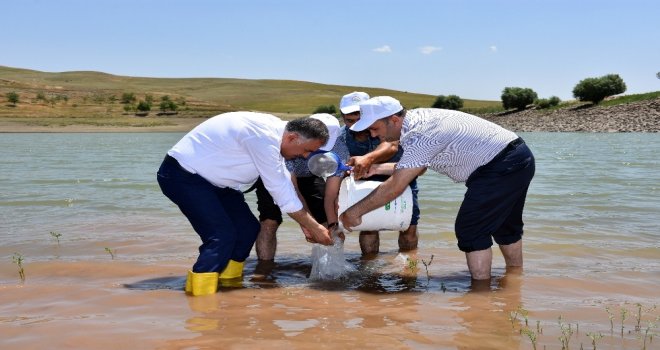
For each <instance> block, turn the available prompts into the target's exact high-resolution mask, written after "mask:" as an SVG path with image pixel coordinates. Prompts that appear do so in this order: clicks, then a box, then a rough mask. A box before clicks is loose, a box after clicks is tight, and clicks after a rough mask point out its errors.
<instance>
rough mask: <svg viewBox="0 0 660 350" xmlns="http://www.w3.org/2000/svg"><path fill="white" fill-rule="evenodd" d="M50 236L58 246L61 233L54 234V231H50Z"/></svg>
mask: <svg viewBox="0 0 660 350" xmlns="http://www.w3.org/2000/svg"><path fill="white" fill-rule="evenodd" d="M50 235H51V236H52V237H53V238H55V239H56V240H57V245H58V246H59V245H60V237H61V236H62V234H61V233H58V232H55V231H50Z"/></svg>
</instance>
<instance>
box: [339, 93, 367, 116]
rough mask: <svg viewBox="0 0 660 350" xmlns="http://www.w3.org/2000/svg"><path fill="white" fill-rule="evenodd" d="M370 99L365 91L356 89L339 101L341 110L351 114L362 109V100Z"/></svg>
mask: <svg viewBox="0 0 660 350" xmlns="http://www.w3.org/2000/svg"><path fill="white" fill-rule="evenodd" d="M368 99H369V95H367V93H365V92H360V91H355V92H351V93H350V94H347V95H344V96H343V97H342V98H341V101H339V110H340V111H341V112H342V113H344V114H351V113H354V112H357V111H359V110H360V102H362V101H366V100H368Z"/></svg>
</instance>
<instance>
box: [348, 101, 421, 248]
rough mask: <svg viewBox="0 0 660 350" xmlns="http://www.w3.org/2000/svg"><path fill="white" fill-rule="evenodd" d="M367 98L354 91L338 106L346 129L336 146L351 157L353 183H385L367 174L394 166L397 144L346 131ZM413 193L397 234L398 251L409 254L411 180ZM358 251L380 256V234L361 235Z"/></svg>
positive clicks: (413, 231)
mask: <svg viewBox="0 0 660 350" xmlns="http://www.w3.org/2000/svg"><path fill="white" fill-rule="evenodd" d="M368 99H369V95H367V94H366V93H364V92H360V91H355V92H352V93H350V94H346V95H344V96H343V97H342V98H341V100H340V102H339V110H340V111H341V115H342V118H343V119H344V124H345V125H346V126H345V127H344V128H343V130H342V134H341V136H340V138H339V140H338V142H344V143H346V145H347V146H348V150H349V152H350V155H351V159H350V160H349V163H348V164H349V165H351V166H353V170H352V173H353V176H354V177H355V179H363V180H372V181H384V180H385V179H386V178H387V176H384V175H375V176H371V177H369V178H368V179H366V177H367V173H368V171H369V169H370V168H371V166H372V164H378V163H388V162H397V161H398V160H399V159H400V158H401V155H403V149H402V148H401V147H399V142H398V141H393V142H388V141H383V142H381V140H380V139H379V138H378V137H373V136H371V135H370V134H369V131H368V130H362V131H351V130H349V128H350V127H351V126H353V124H355V123H356V122H357V121H358V120H360V103H362V102H364V101H367V100H368ZM410 188H411V190H412V193H413V213H412V218H411V221H410V226H409V227H408V229H406V230H405V231H400V232H399V239H398V242H399V250H400V251H410V250H413V249H416V248H417V241H418V237H417V223H418V221H419V214H420V211H419V205H418V201H417V194H418V192H419V190H418V188H417V182H416V181H415V180H413V181H412V182H411V184H410ZM359 241H360V250H361V251H362V255H363V256H365V257H369V256H372V255H374V254H376V253H378V252H379V249H380V234H379V232H378V231H360V236H359Z"/></svg>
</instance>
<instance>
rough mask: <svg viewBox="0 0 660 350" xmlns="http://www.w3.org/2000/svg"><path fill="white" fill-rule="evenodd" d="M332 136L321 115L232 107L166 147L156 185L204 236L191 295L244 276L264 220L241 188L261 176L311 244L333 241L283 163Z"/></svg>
mask: <svg viewBox="0 0 660 350" xmlns="http://www.w3.org/2000/svg"><path fill="white" fill-rule="evenodd" d="M327 140H328V129H327V127H326V126H325V125H324V124H323V122H321V121H320V120H317V119H311V118H303V119H296V120H293V121H290V122H288V123H287V122H284V121H282V120H280V119H279V118H277V117H275V116H272V115H268V114H261V113H252V112H233V113H225V114H220V115H218V116H215V117H213V118H211V119H209V120H207V121H205V122H203V123H201V124H200V125H198V126H197V127H195V128H194V129H193V130H192V131H190V132H189V133H188V134H186V135H185V136H184V137H183V138H182V139H181V140H180V141H179V142H178V143H177V144H175V145H174V147H172V149H170V150H169V151H168V152H167V156H166V157H165V160H164V161H163V163H162V164H161V167H160V169H159V170H158V176H157V178H158V184H159V185H160V188H161V190H162V191H163V193H164V194H165V195H166V196H167V197H168V198H169V199H170V200H172V202H174V203H175V204H176V205H178V206H179V209H181V212H182V213H183V214H184V215H185V216H186V218H188V221H190V224H191V225H192V227H193V228H194V229H195V231H196V232H197V234H198V235H199V236H200V238H201V240H202V245H201V246H200V247H199V257H198V258H197V262H196V263H195V264H194V265H193V268H192V270H191V271H189V273H188V278H187V281H186V292H188V293H190V294H193V295H202V294H211V293H215V292H216V291H217V285H218V278H226V279H231V278H237V277H241V276H242V272H243V262H244V261H245V259H247V257H248V256H249V254H250V250H251V249H252V246H253V244H254V241H255V239H256V237H257V234H258V233H259V221H258V220H257V219H256V218H255V217H254V215H253V214H252V212H251V211H250V208H249V207H248V205H247V203H246V202H245V198H244V197H243V193H242V192H241V191H240V188H241V186H246V185H249V184H251V183H253V182H254V181H256V180H257V178H258V177H261V178H262V180H263V182H264V185H265V187H266V189H268V191H269V192H270V194H271V195H272V196H273V198H274V199H275V201H276V202H277V203H278V205H279V206H280V208H281V209H282V211H283V212H286V213H288V214H289V216H291V217H292V218H293V219H294V220H296V221H297V222H298V223H299V224H300V226H301V227H302V228H303V233H304V234H305V237H306V238H307V240H308V241H310V242H316V243H321V244H326V245H329V244H332V239H331V238H330V235H329V232H328V230H327V229H326V228H325V227H324V226H322V225H321V224H319V223H318V222H316V221H315V220H314V218H312V216H311V215H309V213H308V212H307V211H305V210H304V209H303V205H302V203H301V202H300V200H299V199H298V196H297V194H296V190H295V188H294V185H293V183H292V182H291V175H290V173H289V171H288V170H287V169H286V166H285V163H284V162H285V159H293V158H296V157H307V156H309V154H310V153H312V152H314V151H316V150H317V149H319V147H321V145H323V144H324V143H326V142H327Z"/></svg>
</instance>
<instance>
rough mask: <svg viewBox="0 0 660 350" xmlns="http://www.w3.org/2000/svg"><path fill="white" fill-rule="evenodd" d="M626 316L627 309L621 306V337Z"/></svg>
mask: <svg viewBox="0 0 660 350" xmlns="http://www.w3.org/2000/svg"><path fill="white" fill-rule="evenodd" d="M627 317H628V309H626V308H624V307H622V308H621V336H622V337H623V328H624V322H626V318H627Z"/></svg>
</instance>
